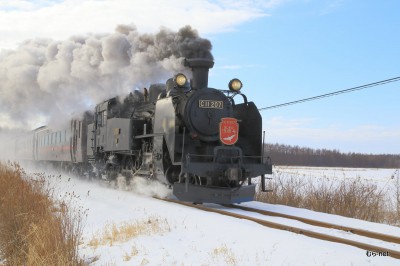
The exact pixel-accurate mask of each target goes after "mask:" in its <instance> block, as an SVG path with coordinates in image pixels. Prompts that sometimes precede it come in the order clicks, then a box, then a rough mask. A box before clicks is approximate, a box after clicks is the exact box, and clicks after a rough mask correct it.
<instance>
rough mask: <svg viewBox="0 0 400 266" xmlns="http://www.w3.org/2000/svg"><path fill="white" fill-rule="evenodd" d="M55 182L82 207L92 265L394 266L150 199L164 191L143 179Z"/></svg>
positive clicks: (397, 231)
mask: <svg viewBox="0 0 400 266" xmlns="http://www.w3.org/2000/svg"><path fill="white" fill-rule="evenodd" d="M389 172H390V171H389ZM324 173H327V172H324ZM346 175H347V174H346ZM385 175H386V174H383V178H385ZM53 179H54V183H55V184H56V186H57V192H58V194H60V195H66V194H67V195H68V193H72V192H73V193H74V194H75V195H76V196H77V197H76V200H75V204H77V205H79V206H82V207H83V208H84V209H87V218H86V222H85V227H84V232H83V239H82V244H81V245H80V253H81V255H82V256H83V257H84V258H85V260H86V261H88V262H90V261H92V263H91V265H399V260H397V259H393V258H390V257H384V256H375V257H373V256H370V257H369V256H367V250H363V249H359V248H355V247H351V246H347V245H343V244H337V243H331V242H326V241H322V240H316V239H313V238H309V237H306V236H303V235H298V234H295V233H290V232H286V231H281V230H276V229H270V228H266V227H263V226H261V225H259V224H257V223H254V222H250V221H246V220H240V219H236V218H230V217H226V216H222V215H219V214H215V213H208V212H203V211H200V210H197V209H192V208H190V207H185V206H181V205H177V204H172V203H167V202H163V201H160V200H157V199H154V198H152V197H151V196H152V195H159V196H165V195H168V193H169V191H168V190H167V189H166V188H165V187H163V186H162V185H160V184H156V183H148V182H147V181H144V180H137V181H136V184H135V187H136V191H135V189H133V190H127V187H126V186H124V185H123V184H122V185H119V186H117V187H119V188H117V189H115V188H111V187H110V186H108V185H105V184H101V183H97V182H89V181H85V180H80V179H77V178H69V177H68V176H66V175H63V176H62V177H61V178H57V177H53ZM137 188H140V190H141V191H144V195H143V194H140V193H138V192H137V190H138V189H137ZM244 205H246V206H251V207H257V208H262V209H266V210H272V211H279V212H285V213H289V214H292V215H298V216H305V217H312V218H318V219H320V220H323V221H329V222H335V223H339V224H343V225H347V226H352V227H360V228H363V229H370V230H376V231H380V232H382V233H388V234H393V235H398V236H400V228H398V227H392V226H388V225H381V224H375V223H370V222H365V221H360V220H355V219H349V218H344V217H340V216H335V215H328V214H322V213H317V212H311V211H308V210H304V209H297V208H291V207H286V206H279V205H271V204H265V203H259V202H250V203H246V204H244ZM286 222H287V223H289V224H290V223H292V224H293V226H299V223H298V222H294V221H286ZM113 226H114V227H113ZM113 228H114V230H113ZM123 228H125V230H122V229H123ZM117 229H120V231H124V232H126V233H127V234H128V235H129V233H131V234H130V237H127V238H126V237H123V236H122V235H119V234H118V230H117ZM134 229H137V232H135V233H132V231H135V230H134ZM106 230H108V231H109V234H108V235H107V234H106V233H105V232H106ZM332 234H337V233H335V232H334V231H332ZM339 234H346V233H343V232H341V233H339Z"/></svg>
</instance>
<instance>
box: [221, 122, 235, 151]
mask: <svg viewBox="0 0 400 266" xmlns="http://www.w3.org/2000/svg"><path fill="white" fill-rule="evenodd" d="M219 139H220V140H221V142H222V143H223V144H225V145H233V144H235V143H236V142H237V141H238V139H239V124H238V122H237V119H235V118H232V117H225V118H222V119H221V122H220V123H219Z"/></svg>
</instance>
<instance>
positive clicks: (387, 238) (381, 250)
mask: <svg viewBox="0 0 400 266" xmlns="http://www.w3.org/2000/svg"><path fill="white" fill-rule="evenodd" d="M157 199H159V200H163V201H167V202H172V203H176V204H180V205H184V206H188V207H192V208H196V209H200V210H203V211H207V212H214V213H218V214H221V215H226V216H230V217H234V218H238V219H245V220H249V221H253V222H256V223H258V224H261V225H263V226H266V227H270V228H275V229H279V230H284V231H289V232H293V233H297V234H302V235H305V236H308V237H312V238H316V239H321V240H325V241H330V242H336V243H341V244H345V245H350V246H354V247H357V248H361V249H364V250H365V251H370V252H375V254H385V256H390V257H393V258H396V259H400V251H398V250H395V249H388V248H385V247H382V246H377V245H372V244H369V243H365V242H361V241H355V240H351V239H347V238H342V237H337V236H333V235H329V234H326V233H320V232H316V231H314V230H309V229H304V228H301V227H296V226H289V225H285V224H281V223H277V222H271V221H267V220H263V219H260V218H255V217H252V216H250V215H244V214H239V213H235V212H233V211H235V210H243V211H246V212H249V214H261V215H263V216H265V217H271V216H273V217H281V218H285V219H290V220H296V221H300V222H302V223H305V224H309V225H312V226H314V227H318V228H329V229H336V230H341V231H345V232H350V233H352V234H354V235H359V236H363V237H368V238H370V239H375V240H380V241H384V242H387V243H395V244H400V237H396V236H392V235H387V234H382V233H377V232H372V231H367V230H363V229H359V228H352V227H347V226H341V225H336V224H331V223H326V222H321V221H317V220H312V219H308V218H303V217H298V216H292V215H287V214H282V213H277V212H270V211H264V210H259V209H255V208H249V207H244V206H238V205H224V207H225V208H226V209H225V210H222V209H216V208H211V207H207V206H203V205H194V204H192V203H188V202H180V201H176V200H172V199H160V198H157Z"/></svg>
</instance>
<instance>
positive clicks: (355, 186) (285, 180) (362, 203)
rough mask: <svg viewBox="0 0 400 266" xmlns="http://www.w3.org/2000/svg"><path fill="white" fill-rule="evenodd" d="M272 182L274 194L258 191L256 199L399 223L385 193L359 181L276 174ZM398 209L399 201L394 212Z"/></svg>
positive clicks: (398, 216)
mask: <svg viewBox="0 0 400 266" xmlns="http://www.w3.org/2000/svg"><path fill="white" fill-rule="evenodd" d="M273 180H274V185H273V187H272V189H273V192H269V193H262V192H257V194H256V200H258V201H262V202H267V203H272V204H282V205H288V206H293V207H299V208H306V209H310V210H314V211H319V212H325V213H330V214H337V215H342V216H347V217H352V218H357V219H362V220H367V221H372V222H379V223H389V224H392V225H399V224H400V215H399V214H400V211H396V210H395V208H393V204H392V203H391V202H392V201H391V200H390V199H388V196H387V191H386V190H382V189H381V188H379V187H378V186H377V185H376V184H373V183H368V182H367V181H364V180H362V179H361V178H356V179H349V180H330V179H328V178H318V179H317V178H311V177H310V178H306V177H305V176H303V175H300V174H287V173H282V172H276V173H274V176H273ZM398 183H399V185H398V190H399V191H400V182H398ZM399 207H400V201H399V200H398V203H397V209H399Z"/></svg>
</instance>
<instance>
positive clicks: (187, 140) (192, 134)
mask: <svg viewBox="0 0 400 266" xmlns="http://www.w3.org/2000/svg"><path fill="white" fill-rule="evenodd" d="M184 64H185V66H187V67H189V68H191V70H192V78H191V80H190V81H189V80H188V79H187V77H186V76H185V75H184V74H182V73H179V74H177V75H175V76H174V77H173V78H170V79H169V80H167V82H166V83H165V84H153V85H151V86H150V87H149V88H148V89H144V90H143V91H142V92H141V91H135V92H132V93H130V94H129V95H128V96H126V97H125V98H124V99H123V100H121V98H120V97H115V98H112V99H109V100H107V101H104V102H102V103H100V104H98V105H97V106H96V107H95V110H94V112H92V113H91V114H89V113H86V114H85V116H84V118H83V119H81V120H72V121H71V125H70V127H68V128H67V129H63V130H60V131H56V132H54V130H50V129H47V128H43V127H42V128H39V129H37V130H35V131H34V135H33V136H31V137H30V139H29V141H25V142H24V143H29V144H28V145H31V147H32V151H30V148H29V149H28V152H27V154H28V156H31V155H32V159H34V160H38V161H41V160H46V161H58V162H60V163H61V164H63V165H67V166H68V167H72V169H78V171H83V170H84V171H90V172H92V173H93V176H95V177H98V178H103V179H107V180H112V179H115V178H116V177H117V176H118V175H119V174H122V175H124V176H126V177H128V178H130V177H132V176H144V177H147V178H151V179H157V180H159V181H160V182H162V183H164V184H166V185H168V186H170V187H171V188H172V191H173V194H174V195H175V196H176V197H177V198H178V199H179V200H183V201H189V202H194V203H203V202H212V203H221V204H228V203H239V202H244V201H250V200H253V197H254V194H255V187H256V184H252V178H253V177H258V176H261V177H262V179H261V180H262V184H263V188H264V182H265V181H264V180H265V179H264V176H265V175H266V174H271V173H272V164H271V161H270V159H269V157H267V156H265V155H264V152H263V140H262V139H263V137H262V119H261V115H260V113H259V111H258V109H257V107H256V105H255V104H254V103H253V102H251V101H248V100H247V97H246V96H245V95H244V94H242V93H241V88H242V83H241V81H240V80H238V79H233V80H231V81H230V83H229V86H228V87H229V90H218V89H214V88H210V87H209V86H208V72H209V69H210V68H211V67H213V65H214V62H213V61H212V60H210V59H202V58H192V59H186V60H185V62H184ZM237 97H240V98H242V99H240V103H236V102H235V100H237ZM58 133H59V134H60V135H58ZM54 134H55V136H54ZM53 138H54V140H53ZM21 145H22V143H21V144H20V146H21ZM24 147H26V146H24ZM20 150H21V151H24V154H25V155H26V149H25V148H24V149H23V148H22V147H20ZM51 152H53V154H49V153H51ZM57 158H59V159H57Z"/></svg>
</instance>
